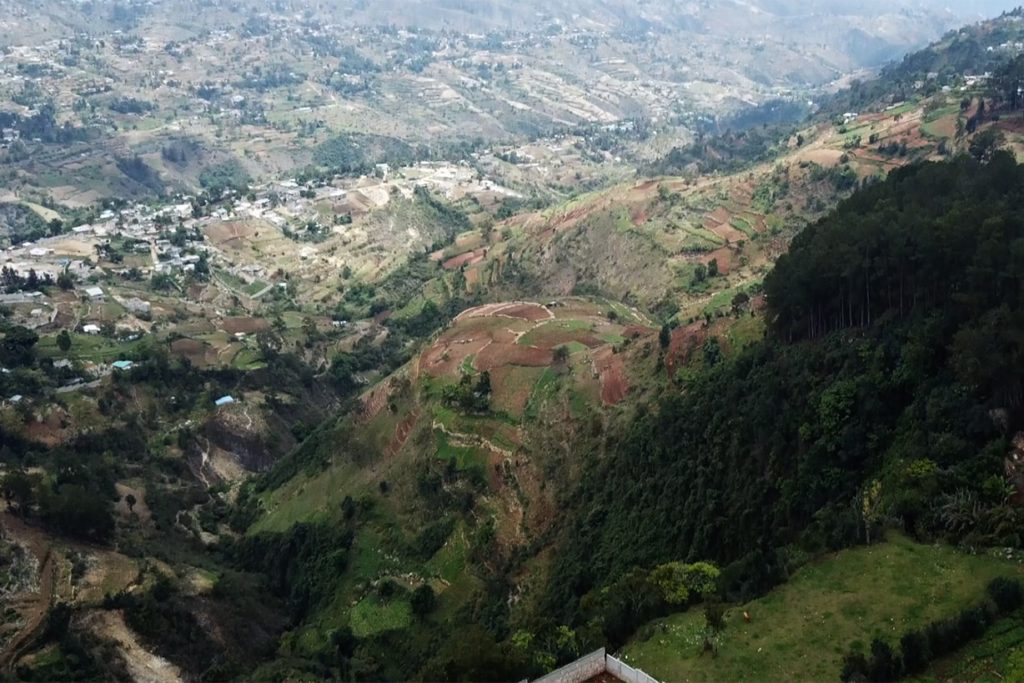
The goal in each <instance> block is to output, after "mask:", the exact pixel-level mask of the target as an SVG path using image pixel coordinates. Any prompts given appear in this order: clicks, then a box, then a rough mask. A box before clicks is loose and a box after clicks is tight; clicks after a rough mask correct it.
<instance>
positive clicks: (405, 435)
mask: <svg viewBox="0 0 1024 683" xmlns="http://www.w3.org/2000/svg"><path fill="white" fill-rule="evenodd" d="M418 419H420V409H419V408H416V409H415V410H413V411H412V412H411V413H409V414H408V415H406V416H405V418H404V419H403V420H402V421H401V422H399V423H398V425H397V426H396V427H395V435H394V437H392V439H391V443H389V444H388V448H387V452H388V453H390V454H391V455H395V454H396V453H398V451H400V450H402V446H404V445H405V442H406V441H408V440H409V435H410V434H411V433H412V428H413V427H415V426H416V420H418Z"/></svg>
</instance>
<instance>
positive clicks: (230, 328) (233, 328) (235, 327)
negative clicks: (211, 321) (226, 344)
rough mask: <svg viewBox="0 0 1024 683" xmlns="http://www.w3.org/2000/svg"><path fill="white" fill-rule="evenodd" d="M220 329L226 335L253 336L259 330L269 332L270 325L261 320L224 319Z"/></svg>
mask: <svg viewBox="0 0 1024 683" xmlns="http://www.w3.org/2000/svg"><path fill="white" fill-rule="evenodd" d="M220 327H221V329H222V330H224V331H225V332H227V333H228V334H237V333H238V332H241V333H243V334H254V333H256V332H259V331H260V330H269V329H270V323H269V322H268V321H267V320H265V319H263V318H224V319H222V320H221V323H220Z"/></svg>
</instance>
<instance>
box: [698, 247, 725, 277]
mask: <svg viewBox="0 0 1024 683" xmlns="http://www.w3.org/2000/svg"><path fill="white" fill-rule="evenodd" d="M712 260H715V261H718V272H719V273H721V274H722V275H728V274H729V271H731V270H732V250H731V249H729V248H728V247H722V248H720V249H715V250H714V251H712V252H711V253H709V254H704V255H703V256H701V257H700V261H701V263H703V264H704V265H707V264H709V263H711V261H712Z"/></svg>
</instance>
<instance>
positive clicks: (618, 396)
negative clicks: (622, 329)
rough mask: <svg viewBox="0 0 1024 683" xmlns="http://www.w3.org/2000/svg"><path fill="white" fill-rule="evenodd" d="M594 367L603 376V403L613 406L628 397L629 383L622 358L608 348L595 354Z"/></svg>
mask: <svg viewBox="0 0 1024 683" xmlns="http://www.w3.org/2000/svg"><path fill="white" fill-rule="evenodd" d="M594 366H595V367H596V368H597V372H598V373H599V374H600V376H601V402H602V403H604V404H605V405H606V406H612V405H615V404H616V403H618V402H619V401H621V400H622V399H624V398H625V397H626V393H627V392H628V391H629V381H628V380H627V379H626V364H625V362H624V361H623V360H622V356H621V355H620V354H617V353H615V352H614V350H613V349H612V348H611V347H610V346H607V347H605V348H603V349H600V350H598V351H597V352H596V353H595V354H594Z"/></svg>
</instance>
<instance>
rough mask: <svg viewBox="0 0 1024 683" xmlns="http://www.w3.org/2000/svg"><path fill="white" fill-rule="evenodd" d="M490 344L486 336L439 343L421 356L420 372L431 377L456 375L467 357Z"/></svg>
mask: <svg viewBox="0 0 1024 683" xmlns="http://www.w3.org/2000/svg"><path fill="white" fill-rule="evenodd" d="M489 344H491V339H490V338H489V337H486V336H478V337H475V338H473V337H470V338H464V339H455V340H451V341H438V342H437V343H436V344H434V345H433V346H431V347H430V348H429V349H427V350H426V351H424V352H423V355H422V356H420V364H419V367H420V370H421V371H422V372H425V373H427V374H428V375H430V376H431V377H443V376H444V375H454V374H455V373H456V372H457V371H458V369H459V366H460V365H462V361H464V360H465V359H466V357H467V356H470V355H473V354H475V353H479V352H480V350H481V349H483V348H484V347H485V346H487V345H489Z"/></svg>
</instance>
